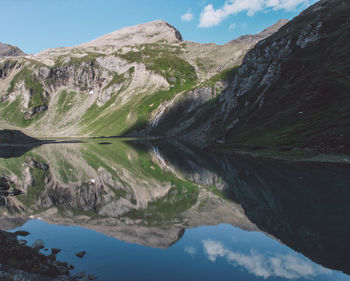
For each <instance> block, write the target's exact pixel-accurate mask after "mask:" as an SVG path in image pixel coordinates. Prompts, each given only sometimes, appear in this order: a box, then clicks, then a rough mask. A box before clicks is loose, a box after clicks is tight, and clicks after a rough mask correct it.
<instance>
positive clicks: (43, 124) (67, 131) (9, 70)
mask: <svg viewBox="0 0 350 281" xmlns="http://www.w3.org/2000/svg"><path fill="white" fill-rule="evenodd" d="M255 43H256V42H245V43H232V44H226V45H222V46H219V45H216V44H198V43H194V42H188V41H182V36H181V34H180V33H179V32H178V31H177V30H176V29H175V28H174V27H172V26H171V25H169V24H167V23H166V22H164V21H154V22H151V23H146V24H141V25H138V26H135V27H129V28H125V29H122V30H120V31H115V32H112V33H110V34H107V35H105V36H102V37H100V38H98V39H96V40H93V41H92V42H89V43H85V44H82V45H79V46H75V47H68V48H57V49H51V50H46V51H43V52H41V53H39V54H35V55H32V56H29V57H28V58H19V59H14V58H12V59H4V60H1V61H0V116H1V117H2V120H1V123H0V125H1V127H3V128H6V127H11V128H18V129H21V130H23V131H25V132H27V133H28V134H30V135H34V136H41V137H42V136H101V135H104V136H111V135H125V134H130V133H133V132H136V131H137V132H140V131H142V130H146V132H148V131H149V128H150V127H152V126H153V125H151V126H150V125H149V124H156V123H157V121H156V120H157V115H159V114H158V113H159V112H160V111H162V107H163V105H164V103H166V102H168V101H171V100H174V102H176V100H177V99H180V100H181V99H183V98H186V97H185V95H186V93H187V92H188V91H189V90H191V89H193V88H196V87H198V85H201V84H203V83H211V79H213V78H214V79H217V78H216V77H215V76H216V75H217V74H218V73H221V72H223V71H224V70H226V69H230V68H232V67H235V66H237V65H239V64H240V63H241V61H242V59H243V57H244V55H245V54H246V52H247V51H248V50H249V49H251V48H252V47H253V46H254V44H255ZM219 80H220V79H219ZM218 82H219V81H218ZM214 84H216V86H215V87H214V88H215V91H214V92H213V93H211V94H210V95H209V96H210V97H212V96H215V95H216V93H217V92H219V90H220V89H221V87H222V83H214ZM209 96H207V97H204V98H203V99H202V100H203V101H202V102H204V101H205V100H207V99H208V97H209ZM202 102H200V103H202Z"/></svg>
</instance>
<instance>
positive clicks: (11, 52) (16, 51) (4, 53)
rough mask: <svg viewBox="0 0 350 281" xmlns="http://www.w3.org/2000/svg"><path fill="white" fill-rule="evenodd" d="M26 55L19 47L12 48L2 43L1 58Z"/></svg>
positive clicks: (0, 48) (0, 46)
mask: <svg viewBox="0 0 350 281" xmlns="http://www.w3.org/2000/svg"><path fill="white" fill-rule="evenodd" d="M24 55H25V53H24V52H23V51H22V50H21V49H20V48H18V47H15V46H11V45H8V44H4V43H1V42H0V58H1V57H16V56H24Z"/></svg>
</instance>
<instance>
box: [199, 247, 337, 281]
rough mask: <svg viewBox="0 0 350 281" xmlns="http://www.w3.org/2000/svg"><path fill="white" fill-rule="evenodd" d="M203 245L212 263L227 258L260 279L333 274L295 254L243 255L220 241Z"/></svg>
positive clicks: (253, 252) (252, 253) (252, 252)
mask: <svg viewBox="0 0 350 281" xmlns="http://www.w3.org/2000/svg"><path fill="white" fill-rule="evenodd" d="M202 243H203V247H204V252H205V254H206V255H207V257H208V259H209V260H210V261H212V262H215V261H216V259H217V258H225V259H226V260H227V261H228V262H229V263H232V264H233V265H235V266H236V265H239V266H241V267H243V268H245V269H246V270H247V271H249V272H250V273H251V274H254V275H255V276H258V277H263V278H269V277H281V278H284V279H298V278H310V277H315V276H318V275H321V274H330V273H331V271H330V270H329V269H325V268H323V267H321V266H319V265H316V264H313V263H312V262H310V261H308V260H306V259H302V258H301V257H298V256H296V255H293V254H284V255H282V254H277V255H274V256H267V255H263V254H261V253H259V252H257V251H254V250H252V251H251V252H250V254H242V253H238V252H234V251H231V250H230V249H227V248H225V247H224V245H223V244H222V243H221V242H219V241H214V240H203V241H202Z"/></svg>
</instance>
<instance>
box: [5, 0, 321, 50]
mask: <svg viewBox="0 0 350 281" xmlns="http://www.w3.org/2000/svg"><path fill="white" fill-rule="evenodd" d="M315 2H317V1H316V0H127V1H122V0H0V11H1V21H2V28H1V29H0V42H3V43H8V44H11V45H15V46H18V47H20V48H21V49H22V50H23V51H24V52H26V53H29V54H34V53H37V52H39V51H42V50H45V49H48V48H55V47H64V46H74V45H77V44H81V43H85V42H88V41H91V40H93V39H95V38H97V37H99V36H102V35H104V34H106V33H110V32H112V31H114V30H117V29H120V28H123V27H126V26H132V25H136V24H140V23H145V22H149V21H153V20H157V19H162V20H165V21H167V22H168V23H170V24H171V25H173V26H175V27H176V28H177V29H178V30H179V31H180V32H181V34H182V36H183V38H184V40H189V41H195V42H200V43H217V44H225V43H226V42H228V41H230V40H232V39H235V38H237V37H239V36H240V35H244V34H255V33H258V32H260V31H261V30H263V29H264V28H266V27H268V26H270V25H272V24H274V23H275V22H277V21H278V20H279V19H292V18H293V17H295V16H297V15H298V14H299V13H300V12H301V11H303V10H304V9H305V8H307V7H308V6H310V5H311V4H314V3H315Z"/></svg>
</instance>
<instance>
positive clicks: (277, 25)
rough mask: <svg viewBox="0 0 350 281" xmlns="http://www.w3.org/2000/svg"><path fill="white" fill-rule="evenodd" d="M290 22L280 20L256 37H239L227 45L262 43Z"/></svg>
mask: <svg viewBox="0 0 350 281" xmlns="http://www.w3.org/2000/svg"><path fill="white" fill-rule="evenodd" d="M288 22H289V20H286V19H282V20H279V21H278V22H276V23H275V24H274V25H271V26H270V27H268V28H266V29H264V30H263V31H261V32H260V33H258V34H255V35H243V36H240V37H238V38H237V39H235V40H232V41H230V42H228V43H227V44H239V43H246V44H247V43H248V44H250V43H257V42H259V41H261V40H263V39H265V38H267V37H269V36H271V35H272V34H274V33H275V32H277V31H278V30H279V29H280V28H281V27H282V26H284V25H285V24H287V23H288Z"/></svg>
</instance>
